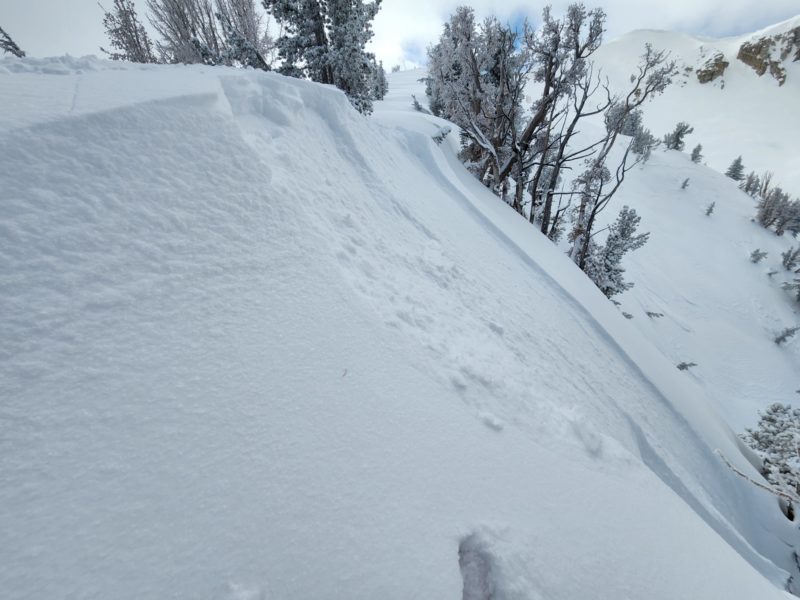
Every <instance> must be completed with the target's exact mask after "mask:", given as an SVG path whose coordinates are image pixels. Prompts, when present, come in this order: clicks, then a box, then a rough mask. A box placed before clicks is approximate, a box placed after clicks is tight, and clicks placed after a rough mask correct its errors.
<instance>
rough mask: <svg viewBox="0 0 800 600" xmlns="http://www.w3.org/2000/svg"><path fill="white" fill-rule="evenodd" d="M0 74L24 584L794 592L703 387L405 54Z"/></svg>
mask: <svg viewBox="0 0 800 600" xmlns="http://www.w3.org/2000/svg"><path fill="white" fill-rule="evenodd" d="M0 65H2V68H0V71H2V74H0V103H1V105H2V106H3V107H4V109H3V111H2V121H0V158H2V164H3V169H2V170H0V190H2V202H0V314H2V315H3V318H2V320H0V340H2V342H1V343H0V344H1V345H0V398H2V405H1V406H2V413H0V419H1V421H0V422H1V423H2V432H3V434H2V438H0V439H1V440H2V448H1V451H2V462H0V484H2V485H0V531H2V532H3V543H2V544H0V589H2V590H3V596H4V597H5V598H9V599H17V598H19V599H21V598H61V597H63V598H98V599H100V598H102V599H107V598H115V599H120V600H124V599H126V598H137V599H141V598H153V599H155V598H159V599H162V598H187V599H188V598H225V599H228V598H236V599H250V598H276V599H278V598H281V599H282V598H343V599H344V598H347V599H358V598H364V599H367V598H370V599H371V598H387V599H388V598H398V599H406V598H411V597H416V598H447V597H451V598H452V597H458V595H459V594H461V593H462V585H466V586H467V589H466V590H465V591H464V595H463V597H465V598H473V597H484V596H482V595H481V593H482V590H489V589H491V590H493V593H494V596H493V597H496V598H514V599H517V598H528V599H540V598H541V599H544V598H547V599H548V600H553V599H555V600H558V599H565V600H566V599H574V598H580V597H587V598H589V597H591V598H596V597H600V598H645V597H646V598H653V599H660V598H663V599H665V600H666V599H669V600H674V599H675V598H704V599H716V598H718V599H720V600H722V599H725V600H728V599H739V598H741V599H743V600H752V599H753V598H759V599H769V598H785V597H786V593H785V592H784V591H783V589H784V586H785V585H786V583H787V579H788V577H789V576H790V573H791V572H793V571H792V569H795V567H794V566H793V565H794V563H793V558H792V554H791V551H792V546H793V545H794V544H795V543H796V537H797V533H796V530H795V529H794V528H793V527H792V525H791V523H789V522H788V521H787V520H786V519H784V518H783V516H782V515H781V514H780V512H779V511H778V509H777V505H776V502H775V498H774V497H772V496H771V495H769V494H768V493H766V492H764V491H762V490H759V489H758V488H756V487H754V486H751V485H750V484H748V483H747V482H745V481H744V480H742V479H741V478H739V477H737V476H736V475H735V474H734V473H733V472H731V471H730V470H728V469H727V468H726V467H725V466H724V465H723V464H722V462H721V461H720V459H719V457H718V456H717V455H716V454H715V453H714V451H715V450H717V449H719V450H720V451H721V452H722V453H723V454H724V455H725V456H726V457H727V458H728V459H729V460H731V461H733V462H734V463H735V464H736V465H737V467H738V468H740V469H742V470H743V471H745V472H747V473H749V474H750V475H751V476H753V477H757V474H756V472H755V470H754V468H753V467H752V466H751V465H750V464H749V462H747V460H745V458H744V457H743V455H742V454H741V453H740V450H739V445H738V443H737V442H736V439H735V436H734V435H733V434H732V432H731V431H730V430H729V429H728V428H727V426H726V425H724V424H723V422H722V420H721V419H720V418H719V417H718V416H717V414H716V412H715V409H713V408H712V407H711V403H710V401H709V400H708V398H707V396H706V395H705V393H704V391H703V389H702V387H700V386H697V385H695V384H694V383H693V382H692V380H691V379H689V378H686V377H681V376H679V375H680V374H679V373H678V372H677V371H676V369H675V368H674V365H673V364H672V363H671V362H670V361H669V360H668V359H666V358H665V357H664V356H663V354H661V353H660V352H659V351H657V350H656V349H655V348H654V347H653V346H651V345H650V344H649V343H648V342H646V341H645V340H644V338H643V337H642V336H641V335H640V333H639V332H638V331H636V329H635V328H634V327H633V326H632V325H631V324H630V323H628V322H627V321H626V320H625V319H624V318H623V317H622V316H620V314H619V313H618V311H617V310H616V309H615V307H614V306H613V305H611V304H610V303H609V302H608V301H607V300H606V299H605V298H604V297H603V296H602V295H601V294H600V293H599V291H597V290H596V289H595V288H594V287H593V286H592V284H591V283H590V282H589V281H588V279H586V278H585V277H584V275H583V274H582V273H580V272H578V271H577V269H576V268H575V267H574V265H572V263H571V262H570V261H569V260H568V259H567V258H566V257H564V256H563V254H562V253H561V251H560V250H559V249H558V248H556V247H555V246H553V245H552V244H550V242H549V241H547V240H546V239H544V238H543V237H542V236H540V235H538V234H535V232H533V230H532V228H531V227H530V226H529V225H528V224H527V223H526V222H525V221H524V220H522V219H520V218H519V217H518V216H517V215H516V214H515V213H513V211H511V210H510V209H509V208H508V207H506V206H504V205H503V204H502V203H501V202H499V201H498V200H497V199H496V198H495V197H494V196H493V195H492V194H490V193H489V192H488V191H487V190H486V189H485V188H483V187H482V186H481V185H480V184H479V183H478V182H477V181H475V180H474V179H473V178H472V177H471V176H470V175H469V174H468V173H467V172H466V171H464V169H463V167H462V166H461V165H460V164H459V163H458V160H457V158H456V156H455V155H454V153H453V151H452V146H451V145H448V144H442V145H441V146H438V145H436V144H435V143H434V142H433V141H432V140H431V136H432V135H434V134H435V133H437V132H438V131H439V128H440V127H441V125H443V123H442V122H440V121H438V120H437V119H435V118H433V117H428V116H424V115H421V114H418V113H414V112H412V111H411V109H410V105H407V104H405V99H406V98H407V96H405V92H406V91H407V90H408V89H409V87H410V86H411V85H412V84H413V83H414V82H404V81H403V77H406V78H408V76H407V75H406V74H400V75H398V76H397V77H396V78H395V79H396V81H395V82H393V83H395V84H396V86H395V89H396V90H397V91H396V92H395V96H394V98H390V99H389V100H388V101H387V102H386V103H384V104H383V105H380V106H379V107H378V110H377V114H376V116H375V117H374V118H373V119H372V120H368V119H365V118H364V117H362V116H360V115H359V114H358V113H356V112H355V111H354V110H353V109H352V108H351V107H350V105H349V103H348V102H347V100H346V99H345V97H344V96H343V95H342V94H341V93H340V92H338V91H336V90H333V89H330V88H327V87H324V86H319V85H315V84H311V83H308V82H303V81H298V80H294V79H288V78H283V77H280V76H278V75H274V74H265V73H256V72H252V71H248V72H243V71H236V70H232V69H224V68H205V67H183V66H170V67H167V66H160V67H135V66H124V65H122V66H121V65H119V64H111V63H106V62H102V61H97V60H93V59H81V60H69V59H59V60H51V61H46V60H44V61H35V60H25V61H19V60H6V61H3V62H2V63H0ZM451 137H453V136H451ZM448 141H449V142H452V143H455V142H456V141H457V140H451V139H450V138H448ZM715 214H716V213H715ZM462 571H463V579H462Z"/></svg>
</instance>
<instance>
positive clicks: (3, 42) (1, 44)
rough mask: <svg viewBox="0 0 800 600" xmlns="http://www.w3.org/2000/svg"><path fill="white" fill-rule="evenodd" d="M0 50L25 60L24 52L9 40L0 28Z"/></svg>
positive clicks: (9, 37) (8, 36)
mask: <svg viewBox="0 0 800 600" xmlns="http://www.w3.org/2000/svg"><path fill="white" fill-rule="evenodd" d="M0 50H2V51H3V52H4V53H7V54H13V55H14V56H16V57H17V58H25V52H23V51H22V48H20V47H19V46H18V45H17V43H16V42H15V41H14V40H12V39H11V36H10V35H8V34H7V33H6V32H5V31H4V30H3V28H2V27H0Z"/></svg>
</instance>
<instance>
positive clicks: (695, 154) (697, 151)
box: [692, 144, 703, 164]
mask: <svg viewBox="0 0 800 600" xmlns="http://www.w3.org/2000/svg"><path fill="white" fill-rule="evenodd" d="M701 160H703V145H702V144H697V146H695V147H694V148H692V162H693V163H697V164H699V163H700V161H701Z"/></svg>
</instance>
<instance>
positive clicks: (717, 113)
mask: <svg viewBox="0 0 800 600" xmlns="http://www.w3.org/2000/svg"><path fill="white" fill-rule="evenodd" d="M796 27H800V15H798V16H797V17H794V18H793V19H789V20H788V21H785V22H783V23H779V24H776V25H774V26H772V27H768V28H766V29H764V30H762V31H758V32H755V33H752V34H747V35H744V36H739V37H733V38H724V39H712V38H699V37H693V36H690V35H687V34H683V33H676V32H669V31H654V30H640V31H634V32H631V33H629V34H626V35H624V36H622V37H620V38H618V39H616V40H613V41H610V42H608V43H607V44H604V45H603V46H602V47H601V48H600V49H599V50H598V52H597V54H596V59H597V62H598V64H599V65H600V66H601V67H602V69H603V72H604V73H605V74H606V75H607V76H608V77H609V79H610V80H611V83H612V86H613V87H616V88H617V89H625V88H626V86H627V78H628V76H629V75H630V73H631V72H632V70H633V68H634V66H635V65H636V62H637V59H638V57H639V56H640V55H641V54H642V50H643V48H644V45H645V43H651V44H652V45H653V47H654V48H656V49H661V50H667V51H668V52H669V53H670V55H671V58H673V59H674V60H676V62H677V63H678V66H679V71H680V76H679V77H678V78H677V79H676V82H675V84H674V85H672V86H671V87H670V88H669V89H667V91H666V92H665V93H664V94H663V95H662V96H661V97H659V98H656V99H655V100H654V101H653V102H652V103H650V104H649V105H648V107H647V110H646V111H645V125H646V126H647V127H648V128H649V129H651V130H652V131H653V133H654V134H655V135H656V136H658V137H661V136H663V135H664V134H665V133H667V132H668V131H671V130H672V129H673V128H674V127H675V124H676V123H677V122H678V121H687V122H688V123H689V124H691V125H692V126H693V127H694V133H693V134H691V135H689V136H687V138H686V144H687V149H689V150H691V148H692V147H694V146H695V145H697V144H698V143H699V144H702V145H703V149H704V151H703V154H704V155H705V162H706V163H707V164H708V165H709V166H710V167H712V168H714V169H715V170H717V171H719V172H723V173H724V172H725V170H726V169H727V168H728V166H729V165H730V164H731V162H732V161H733V160H734V159H735V158H736V157H737V156H739V155H742V156H743V160H744V165H745V167H746V169H747V171H750V170H755V171H756V172H757V173H762V172H764V171H772V172H774V174H775V179H774V183H776V184H778V185H781V186H782V187H783V188H784V189H785V190H786V191H788V192H789V193H790V194H792V195H793V196H800V154H798V152H797V150H796V147H797V140H798V139H800V113H799V112H798V111H797V106H798V105H799V104H800V62H793V61H792V60H791V57H790V58H787V59H786V60H785V61H784V62H783V63H782V65H783V67H784V68H785V69H786V72H787V77H786V82H785V83H784V84H783V85H782V86H781V85H779V84H778V81H777V80H776V79H775V78H773V77H771V76H770V75H769V73H767V74H765V75H763V76H760V77H759V76H758V74H757V73H756V72H755V71H754V70H753V69H752V68H751V67H749V66H747V65H746V64H745V63H743V62H742V61H740V60H738V59H737V58H736V56H737V53H738V51H739V47H740V46H741V45H742V43H743V42H746V41H753V40H757V39H759V38H762V37H765V36H773V35H775V34H780V33H783V32H786V31H788V30H790V29H793V28H796ZM717 52H721V53H722V54H723V55H724V57H725V60H727V61H728V62H729V63H730V65H729V66H728V67H727V69H725V72H724V74H723V75H722V77H721V78H719V79H716V80H715V81H713V82H709V83H700V82H699V81H698V79H697V76H696V74H695V72H694V71H693V70H696V69H698V68H701V67H702V66H703V64H704V63H705V62H706V61H707V60H708V59H709V58H710V57H712V56H713V55H714V54H715V53H717ZM687 69H689V70H687ZM692 69H693V70H692Z"/></svg>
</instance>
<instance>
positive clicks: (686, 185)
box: [681, 177, 689, 190]
mask: <svg viewBox="0 0 800 600" xmlns="http://www.w3.org/2000/svg"><path fill="white" fill-rule="evenodd" d="M688 187H689V178H688V177H687V178H686V179H684V180H683V183H682V184H681V189H682V190H685V189H686V188H688Z"/></svg>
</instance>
